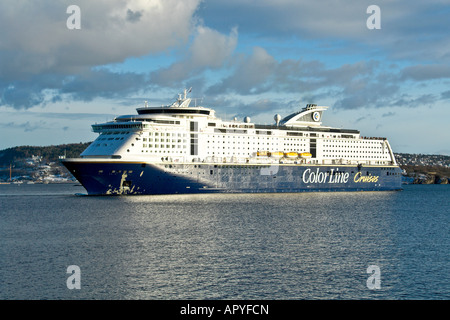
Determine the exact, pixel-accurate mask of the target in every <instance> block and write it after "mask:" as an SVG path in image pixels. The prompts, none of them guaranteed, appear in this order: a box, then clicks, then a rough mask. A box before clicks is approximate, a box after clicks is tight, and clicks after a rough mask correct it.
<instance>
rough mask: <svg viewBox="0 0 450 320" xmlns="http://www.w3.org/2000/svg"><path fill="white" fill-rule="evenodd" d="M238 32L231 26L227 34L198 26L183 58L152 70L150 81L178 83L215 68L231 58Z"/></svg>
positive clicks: (165, 84)
mask: <svg viewBox="0 0 450 320" xmlns="http://www.w3.org/2000/svg"><path fill="white" fill-rule="evenodd" d="M237 40H238V32H237V29H236V28H233V29H232V30H231V32H230V34H229V35H224V34H221V33H219V32H217V31H215V30H213V29H210V28H207V27H204V26H198V27H197V29H196V33H195V35H194V37H193V41H192V43H191V45H190V47H189V49H188V51H187V54H186V55H185V56H184V58H183V59H181V60H180V61H177V62H175V63H173V64H172V65H170V66H169V67H167V68H162V69H159V70H157V71H155V72H152V73H151V75H150V77H151V79H152V82H153V83H155V84H158V85H161V86H174V85H179V83H180V82H182V81H184V80H186V79H188V78H189V77H192V76H195V75H199V74H201V72H203V71H204V70H206V69H217V68H221V67H223V66H224V64H225V63H226V62H227V61H228V60H229V59H230V58H231V56H232V55H233V53H234V50H235V48H236V45H237Z"/></svg>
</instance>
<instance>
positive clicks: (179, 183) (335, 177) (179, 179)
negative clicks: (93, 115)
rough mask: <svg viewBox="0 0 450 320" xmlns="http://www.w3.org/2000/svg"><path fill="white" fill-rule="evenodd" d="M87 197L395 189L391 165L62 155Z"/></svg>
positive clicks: (396, 171)
mask: <svg viewBox="0 0 450 320" xmlns="http://www.w3.org/2000/svg"><path fill="white" fill-rule="evenodd" d="M63 164H64V165H65V166H66V167H67V169H68V170H69V171H70V172H71V173H72V174H73V175H74V176H75V177H76V178H77V180H78V181H79V182H80V183H81V184H82V185H83V186H84V188H85V189H86V191H87V192H88V194H89V195H108V194H118V195H119V194H120V195H121V194H177V193H179V194H185V193H212V192H222V193H255V192H258V193H263V192H272V193H278V192H308V191H390V190H401V189H402V184H401V177H402V176H401V169H400V168H399V167H397V166H385V167H381V166H362V167H358V166H349V165H331V166H330V165H299V164H280V165H261V164H213V163H208V164H204V163H167V162H166V163H164V162H162V163H157V164H153V163H152V164H149V163H142V162H123V161H86V160H84V159H82V160H78V159H66V160H63Z"/></svg>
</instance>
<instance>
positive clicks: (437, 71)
mask: <svg viewBox="0 0 450 320" xmlns="http://www.w3.org/2000/svg"><path fill="white" fill-rule="evenodd" d="M401 76H402V78H403V79H411V80H417V81H426V80H434V79H445V78H449V79H450V65H441V64H429V65H422V64H420V65H414V66H409V67H406V68H404V69H403V71H402V74H401Z"/></svg>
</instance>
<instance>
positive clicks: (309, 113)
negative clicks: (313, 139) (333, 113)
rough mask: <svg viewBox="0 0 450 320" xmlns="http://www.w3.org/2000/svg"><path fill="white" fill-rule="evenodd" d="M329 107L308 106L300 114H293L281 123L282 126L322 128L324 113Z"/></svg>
mask: <svg viewBox="0 0 450 320" xmlns="http://www.w3.org/2000/svg"><path fill="white" fill-rule="evenodd" d="M327 109H328V107H323V106H317V105H315V104H307V105H306V107H305V108H303V109H302V110H301V111H299V112H295V113H292V114H290V115H288V116H287V117H285V118H284V119H282V120H281V121H280V125H284V126H292V127H320V126H321V125H322V114H323V111H325V110H327Z"/></svg>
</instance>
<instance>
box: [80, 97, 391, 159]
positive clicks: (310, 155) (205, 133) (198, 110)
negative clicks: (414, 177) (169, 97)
mask: <svg viewBox="0 0 450 320" xmlns="http://www.w3.org/2000/svg"><path fill="white" fill-rule="evenodd" d="M190 103H191V99H190V98H188V97H187V91H186V90H185V92H184V95H183V96H181V95H180V96H179V98H178V100H177V101H175V102H174V103H173V104H172V105H168V106H162V107H156V108H155V107H148V106H147V105H146V106H145V107H143V108H138V109H137V112H138V114H137V115H125V116H120V117H116V118H115V119H114V121H111V122H106V123H102V124H95V125H93V126H92V128H93V131H94V132H97V133H99V136H98V138H97V139H96V140H95V141H94V142H92V144H91V145H90V146H89V147H88V148H87V149H86V150H85V151H84V152H83V153H82V154H81V157H82V158H111V159H123V160H126V159H130V160H133V161H134V160H142V161H146V162H149V163H151V162H160V161H161V160H163V161H171V162H178V163H192V162H208V163H209V162H212V163H258V162H261V163H267V162H274V161H276V162H293V163H311V164H323V165H327V164H330V165H331V164H369V165H380V166H381V165H396V161H395V158H394V155H393V152H392V150H391V147H390V145H389V142H388V140H387V139H386V138H368V137H362V136H360V133H359V131H357V130H347V129H338V128H331V127H326V126H323V125H322V115H323V112H324V111H325V110H326V109H327V107H322V106H316V105H312V104H311V105H307V106H306V107H305V108H303V109H302V110H301V111H299V112H297V113H294V114H291V115H289V116H287V117H285V118H283V119H281V117H280V116H279V115H275V117H274V119H275V124H274V125H258V124H255V123H252V122H251V120H250V118H248V117H246V118H245V119H243V121H238V120H237V119H234V120H232V121H226V120H221V119H219V118H217V117H216V116H215V112H214V110H212V109H209V108H204V107H200V106H195V107H191V106H190Z"/></svg>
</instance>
